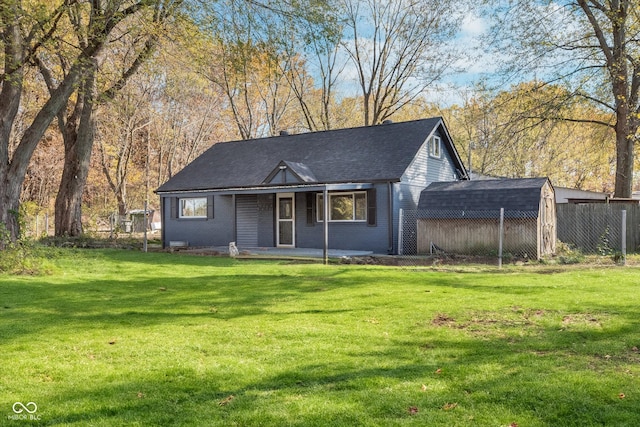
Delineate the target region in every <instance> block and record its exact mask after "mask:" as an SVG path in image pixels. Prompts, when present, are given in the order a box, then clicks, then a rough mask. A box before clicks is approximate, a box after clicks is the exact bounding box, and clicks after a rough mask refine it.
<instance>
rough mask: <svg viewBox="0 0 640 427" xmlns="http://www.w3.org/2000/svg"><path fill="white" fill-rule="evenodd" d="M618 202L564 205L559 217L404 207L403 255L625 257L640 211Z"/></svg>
mask: <svg viewBox="0 0 640 427" xmlns="http://www.w3.org/2000/svg"><path fill="white" fill-rule="evenodd" d="M624 208H625V206H616V205H605V204H600V205H569V206H566V205H565V206H560V205H559V206H558V210H557V216H556V217H555V218H553V219H549V218H539V216H538V212H537V211H524V212H523V211H509V210H503V209H499V208H497V209H496V210H490V211H462V210H456V211H445V210H403V211H402V212H401V214H400V220H399V238H398V254H399V255H400V256H402V257H403V258H404V259H405V264H407V265H423V264H425V263H428V262H429V260H433V259H434V258H437V259H443V258H447V257H450V258H456V257H457V258H461V257H469V258H471V261H472V260H473V259H478V258H483V259H488V260H494V261H496V262H497V263H498V265H501V264H502V261H503V260H505V261H507V262H511V261H518V260H521V261H528V260H538V259H545V258H551V257H555V256H561V257H564V258H562V259H563V260H566V259H567V258H566V255H567V253H571V254H573V255H574V256H575V255H576V254H579V255H599V256H607V257H613V258H616V259H615V260H616V261H620V262H624V260H625V259H626V254H627V250H628V251H629V252H632V251H636V250H637V249H638V242H639V239H638V237H639V236H638V233H639V232H640V224H639V223H638V220H639V219H640V215H639V213H640V212H638V209H636V208H637V205H636V207H635V208H632V209H631V211H627V210H626V209H624Z"/></svg>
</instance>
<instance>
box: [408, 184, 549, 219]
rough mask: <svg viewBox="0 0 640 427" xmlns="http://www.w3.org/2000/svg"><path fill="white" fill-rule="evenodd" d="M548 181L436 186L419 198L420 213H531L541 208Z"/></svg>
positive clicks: (428, 189) (428, 188)
mask: <svg viewBox="0 0 640 427" xmlns="http://www.w3.org/2000/svg"><path fill="white" fill-rule="evenodd" d="M548 182H549V179H548V178H517V179H492V180H482V181H456V182H434V183H432V184H431V185H429V186H428V187H427V188H426V189H424V190H423V191H422V193H421V194H420V201H419V203H418V209H421V210H449V211H499V210H500V208H504V209H505V211H521V212H532V211H536V212H537V211H538V210H539V208H540V198H541V194H542V187H543V186H544V185H545V184H546V183H548Z"/></svg>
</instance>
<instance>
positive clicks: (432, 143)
mask: <svg viewBox="0 0 640 427" xmlns="http://www.w3.org/2000/svg"><path fill="white" fill-rule="evenodd" d="M429 156H431V157H435V158H436V159H439V158H441V157H442V142H441V140H440V137H439V136H435V135H434V136H432V137H431V138H429Z"/></svg>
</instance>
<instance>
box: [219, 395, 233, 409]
mask: <svg viewBox="0 0 640 427" xmlns="http://www.w3.org/2000/svg"><path fill="white" fill-rule="evenodd" d="M233 399H235V396H234V395H233V394H230V395H229V396H227V397H225V398H224V399H222V400H221V401H220V402H218V405H220V406H225V405H228V404H229V403H231V401H232V400H233Z"/></svg>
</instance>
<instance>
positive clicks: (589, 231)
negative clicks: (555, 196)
mask: <svg viewBox="0 0 640 427" xmlns="http://www.w3.org/2000/svg"><path fill="white" fill-rule="evenodd" d="M556 210H557V216H558V240H560V241H561V242H563V243H567V244H569V245H571V246H573V247H575V248H577V249H580V250H581V251H583V252H585V253H596V254H601V255H606V254H608V253H609V252H611V251H622V250H623V249H624V248H623V241H622V240H623V237H622V236H623V235H624V233H625V232H626V251H627V252H638V251H639V250H640V205H638V204H637V203H592V204H560V205H557V206H556ZM623 211H626V221H625V224H623V223H622V219H623Z"/></svg>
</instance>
